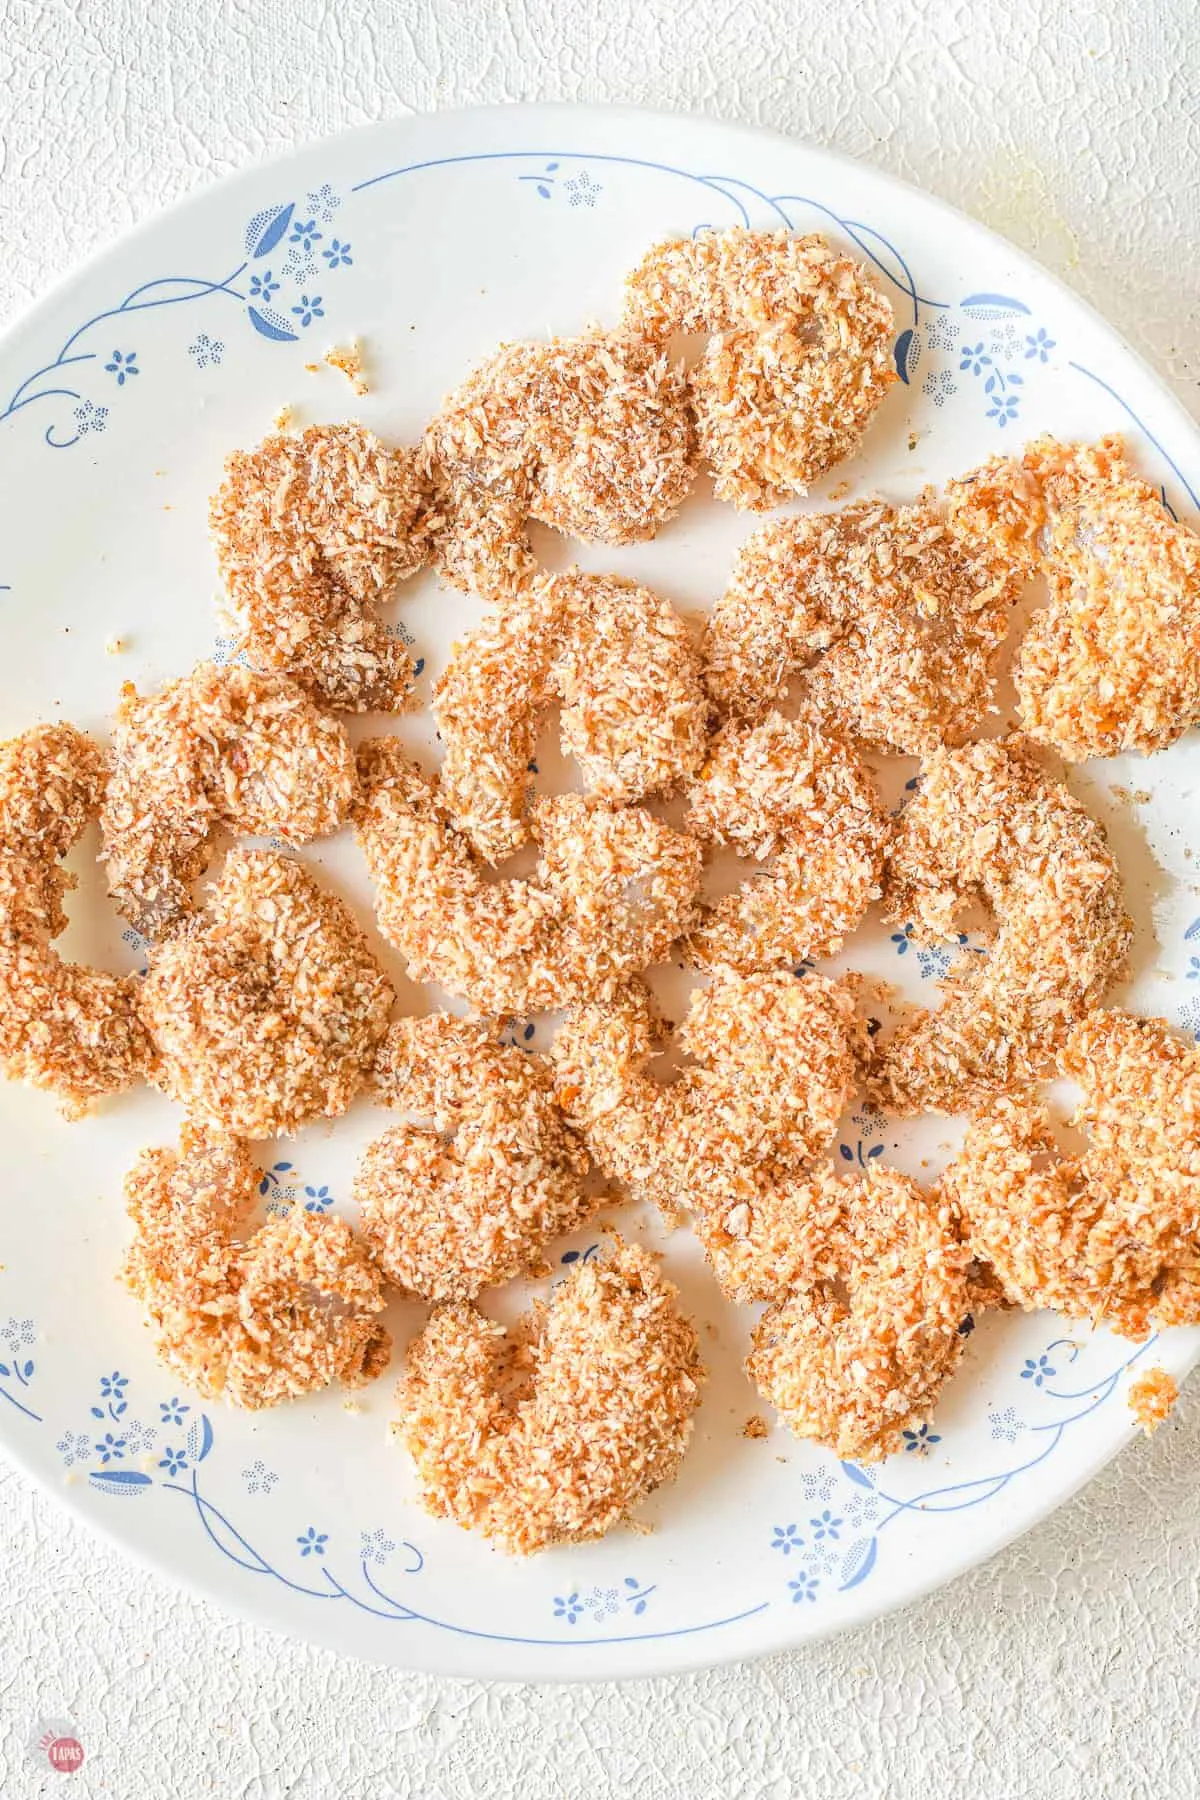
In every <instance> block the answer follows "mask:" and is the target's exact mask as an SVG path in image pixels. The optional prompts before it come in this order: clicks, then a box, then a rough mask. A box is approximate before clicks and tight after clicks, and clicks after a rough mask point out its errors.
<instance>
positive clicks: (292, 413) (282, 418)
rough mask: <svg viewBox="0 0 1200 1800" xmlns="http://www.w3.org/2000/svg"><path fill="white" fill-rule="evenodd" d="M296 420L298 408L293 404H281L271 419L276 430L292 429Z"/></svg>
mask: <svg viewBox="0 0 1200 1800" xmlns="http://www.w3.org/2000/svg"><path fill="white" fill-rule="evenodd" d="M295 420H296V409H295V407H292V406H281V407H280V409H279V411H278V412H277V413H276V414H275V417H274V418H273V419H272V420H271V423H272V425H273V426H274V427H275V429H276V431H290V430H291V429H292V426H293V424H294V423H295Z"/></svg>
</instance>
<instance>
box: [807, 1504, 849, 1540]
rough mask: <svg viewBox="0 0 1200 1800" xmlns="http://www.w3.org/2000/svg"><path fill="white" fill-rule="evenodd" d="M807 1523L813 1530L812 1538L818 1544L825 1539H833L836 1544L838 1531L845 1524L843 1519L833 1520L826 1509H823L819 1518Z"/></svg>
mask: <svg viewBox="0 0 1200 1800" xmlns="http://www.w3.org/2000/svg"><path fill="white" fill-rule="evenodd" d="M808 1522H809V1524H810V1525H811V1526H812V1528H813V1536H814V1537H815V1538H816V1540H817V1542H818V1543H820V1541H821V1539H822V1538H826V1537H830V1538H833V1539H834V1541H835V1542H836V1541H837V1535H838V1532H839V1530H840V1529H841V1527H842V1526H843V1525H844V1524H845V1523H846V1521H845V1520H844V1519H835V1518H834V1516H833V1514H832V1513H831V1512H830V1510H829V1508H828V1507H826V1508H825V1510H824V1512H823V1513H822V1514H821V1516H820V1518H818V1519H810V1520H809V1521H808Z"/></svg>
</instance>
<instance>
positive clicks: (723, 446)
mask: <svg viewBox="0 0 1200 1800" xmlns="http://www.w3.org/2000/svg"><path fill="white" fill-rule="evenodd" d="M625 320H626V324H627V325H628V326H629V328H630V329H631V330H633V331H635V332H638V333H640V334H641V335H642V336H644V337H647V338H650V339H652V340H654V341H656V342H659V343H665V342H666V340H667V339H668V338H670V337H671V336H672V335H673V334H675V333H676V332H698V331H702V332H706V333H708V334H709V342H708V347H707V349H706V351H705V353H704V356H703V358H702V360H701V361H700V363H699V364H698V365H697V367H696V369H695V370H694V371H693V373H692V377H691V394H692V406H693V409H694V412H695V416H696V427H697V433H698V436H699V440H700V453H701V456H702V457H703V459H704V462H705V463H706V464H707V466H708V468H709V470H710V471H711V473H712V476H713V479H714V482H715V485H716V493H717V498H718V499H719V500H730V501H732V502H733V504H734V505H735V506H739V507H749V508H751V509H753V510H754V511H757V512H763V511H766V510H767V509H768V508H769V507H772V506H777V505H778V504H779V502H780V501H782V500H786V499H788V498H789V496H791V495H792V494H806V493H807V492H808V490H809V488H810V487H811V486H812V484H813V483H814V482H815V481H819V480H820V478H821V476H822V475H824V474H825V473H826V471H827V470H829V469H831V468H832V467H833V466H834V464H835V463H838V462H841V460H842V459H843V458H844V457H846V456H850V455H851V454H852V453H853V452H854V451H855V450H857V448H858V446H859V443H860V441H861V439H862V436H863V433H864V432H865V430H866V428H867V425H868V424H869V422H870V420H871V418H872V416H873V415H874V413H875V410H876V408H877V407H878V405H879V403H880V401H881V400H882V399H883V397H884V395H885V394H886V393H887V390H888V388H889V387H890V386H891V385H892V383H893V382H894V381H895V380H896V379H897V376H896V371H895V368H894V366H893V358H892V332H893V329H894V322H893V318H892V309H891V307H890V306H889V305H888V303H887V301H886V300H885V299H884V297H883V295H882V294H881V293H880V291H879V289H878V288H877V287H876V286H875V284H874V282H873V280H872V279H871V277H870V275H869V272H868V270H867V268H866V266H865V264H863V263H861V262H857V261H855V259H854V258H853V257H849V256H840V255H838V254H837V252H836V251H835V250H834V249H833V248H832V246H831V245H829V244H827V243H826V241H825V239H824V238H822V237H818V236H815V235H813V236H808V237H793V236H792V235H791V234H790V233H788V232H786V231H745V230H742V229H740V228H739V227H736V226H735V227H733V228H732V229H730V230H726V231H703V232H701V233H700V234H699V235H698V236H696V237H693V238H680V239H676V240H671V239H668V240H667V241H666V242H664V243H660V244H656V245H655V246H654V248H653V249H652V250H650V251H649V252H648V253H647V255H646V256H645V257H644V258H643V260H642V261H641V263H639V265H638V267H637V268H636V269H635V270H634V271H633V273H632V274H631V275H630V276H629V278H628V280H627V282H626V296H625Z"/></svg>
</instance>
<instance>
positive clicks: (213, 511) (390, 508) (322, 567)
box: [209, 424, 428, 712]
mask: <svg viewBox="0 0 1200 1800" xmlns="http://www.w3.org/2000/svg"><path fill="white" fill-rule="evenodd" d="M426 498H427V496H426V487H425V478H424V475H423V474H422V469H421V458H420V455H419V453H418V452H417V451H415V450H390V449H388V448H387V446H386V445H384V444H382V443H381V442H380V441H379V439H378V438H377V437H376V436H375V434H374V433H373V432H370V431H367V430H366V429H365V427H364V426H362V425H357V424H347V425H312V426H310V427H309V429H308V430H307V431H302V432H300V433H299V435H298V436H291V435H287V434H282V435H278V436H272V437H268V438H265V439H264V440H263V442H262V443H261V444H260V445H259V446H258V448H257V449H256V450H250V451H245V450H237V451H235V452H234V453H233V455H232V456H230V457H229V459H228V460H227V462H226V464H225V481H224V483H223V485H222V487H221V488H220V490H219V491H218V493H217V494H215V495H214V497H213V500H212V504H211V507H210V510H209V523H210V525H211V528H212V534H213V541H214V543H215V545H216V551H217V564H218V567H219V568H220V571H221V578H222V580H223V581H224V583H225V586H226V590H227V592H228V595H229V599H230V601H231V603H232V606H233V608H234V611H235V613H236V615H237V619H238V623H239V625H240V627H241V630H242V633H243V643H244V644H245V647H246V650H247V651H248V653H249V655H250V659H251V661H252V662H254V663H257V664H259V665H260V666H261V667H263V668H266V669H276V670H279V671H281V672H282V673H283V674H286V675H290V676H291V677H292V679H293V680H294V681H296V682H298V683H299V685H300V686H301V687H302V688H304V689H305V690H306V691H307V692H308V693H310V694H311V695H312V697H313V698H314V699H315V700H317V701H318V702H320V703H321V704H322V705H324V706H331V707H334V708H335V709H337V710H338V711H340V712H393V711H396V710H398V709H402V708H403V707H404V705H405V703H406V701H407V699H408V694H409V690H410V688H411V685H412V678H413V669H412V662H411V660H410V658H409V654H408V651H407V650H406V649H405V648H404V645H403V644H402V643H401V642H400V640H399V639H398V638H396V637H393V636H391V635H390V634H389V633H388V631H387V629H386V628H385V626H384V624H383V621H382V620H381V619H380V617H379V615H378V612H377V611H376V608H377V606H378V604H379V603H380V602H382V601H385V600H386V599H387V598H388V597H389V594H390V592H391V590H392V588H393V587H394V586H395V584H396V583H397V582H398V581H400V580H402V579H403V578H404V577H405V576H406V575H412V574H415V573H416V571H417V570H418V569H419V568H420V567H421V566H422V564H423V563H424V562H426V561H427V560H428V540H427V537H426V526H427V519H426Z"/></svg>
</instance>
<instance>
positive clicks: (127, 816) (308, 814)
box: [100, 662, 358, 938]
mask: <svg viewBox="0 0 1200 1800" xmlns="http://www.w3.org/2000/svg"><path fill="white" fill-rule="evenodd" d="M357 791H358V780H357V776H356V774H355V766H354V752H353V750H352V749H351V747H350V742H349V739H348V738H347V736H346V733H345V731H344V730H343V728H342V726H341V725H340V724H339V723H338V721H337V720H336V719H333V718H330V717H329V715H328V714H327V713H323V712H321V711H320V709H319V708H318V707H316V706H314V704H313V702H312V701H311V700H310V699H309V697H308V695H307V694H306V693H305V692H304V690H303V689H302V688H300V687H298V686H297V684H296V683H295V682H294V681H292V680H291V679H290V677H288V676H286V675H260V674H257V673H255V671H254V670H252V669H247V668H245V667H243V666H242V665H241V664H239V663H229V664H227V665H226V666H225V667H223V668H217V667H216V666H215V665H214V664H213V663H209V662H202V663H197V665H196V667H195V668H194V669H193V670H192V673H191V674H190V675H187V676H184V677H183V678H182V679H181V680H179V681H172V682H170V683H169V684H168V685H167V686H166V687H165V688H164V689H163V690H162V692H161V693H159V694H155V695H154V696H153V697H152V698H141V697H139V695H138V693H137V690H136V688H134V687H133V686H132V685H131V684H130V683H128V682H127V683H126V684H125V686H124V687H123V688H122V690H121V702H120V705H119V707H118V708H117V715H116V721H115V727H114V734H113V748H112V773H111V776H110V778H109V783H108V791H107V793H106V795H105V800H104V808H103V811H102V812H101V815H100V826H101V832H102V836H103V853H104V857H105V860H106V862H107V864H108V884H109V892H110V894H111V895H112V897H113V899H114V900H115V901H116V904H117V908H118V910H119V911H120V912H121V913H123V914H124V916H125V917H126V918H127V919H128V920H129V922H130V924H131V925H133V926H135V927H136V929H137V930H138V931H140V932H141V933H142V934H143V935H144V936H145V937H150V938H153V937H162V936H166V935H167V934H169V933H170V932H171V931H173V930H175V929H177V927H178V926H179V925H180V924H181V923H182V922H183V920H184V919H185V918H186V917H187V916H188V915H189V914H190V913H191V911H192V899H191V895H190V894H189V892H188V886H189V883H191V882H193V881H196V880H197V879H198V878H199V877H200V876H201V875H203V873H204V871H205V869H206V868H207V867H208V864H209V859H210V856H211V854H212V847H213V839H214V836H215V834H216V831H217V829H218V827H219V826H222V825H224V826H227V827H228V829H229V830H231V831H235V832H244V833H246V834H247V835H248V836H255V835H262V836H264V837H281V838H285V839H287V840H288V841H289V842H291V843H293V844H304V843H307V842H308V841H309V840H310V839H312V838H316V837H322V836H324V835H325V833H326V832H330V831H336V830H337V828H338V826H339V825H341V824H342V823H343V821H344V820H345V819H346V817H347V816H348V814H349V812H350V808H351V806H352V804H353V802H354V799H355V796H356V794H357Z"/></svg>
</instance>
